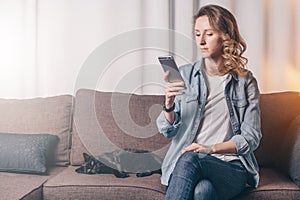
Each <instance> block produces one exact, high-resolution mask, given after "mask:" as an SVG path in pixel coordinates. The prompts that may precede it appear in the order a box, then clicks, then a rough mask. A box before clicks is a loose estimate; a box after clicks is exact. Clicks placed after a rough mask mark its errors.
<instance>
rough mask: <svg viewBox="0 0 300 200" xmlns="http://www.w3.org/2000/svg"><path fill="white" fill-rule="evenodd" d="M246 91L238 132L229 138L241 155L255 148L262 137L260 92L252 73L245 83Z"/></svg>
mask: <svg viewBox="0 0 300 200" xmlns="http://www.w3.org/2000/svg"><path fill="white" fill-rule="evenodd" d="M246 91H247V93H246V95H247V101H248V104H247V107H246V109H245V111H244V115H243V119H242V121H241V122H240V123H241V125H240V134H238V135H234V136H233V137H232V138H231V141H233V142H234V143H235V146H236V149H237V154H238V155H241V156H243V155H246V154H249V153H251V152H253V151H254V150H255V149H257V147H258V146H259V143H260V140H261V137H262V134H261V122H260V108H259V99H260V93H259V89H258V86H257V82H256V79H255V78H254V77H252V75H251V78H250V80H249V81H248V83H247V88H246Z"/></svg>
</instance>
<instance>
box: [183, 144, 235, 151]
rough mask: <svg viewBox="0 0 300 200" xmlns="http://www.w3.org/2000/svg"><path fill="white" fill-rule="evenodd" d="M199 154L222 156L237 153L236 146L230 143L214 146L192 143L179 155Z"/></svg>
mask: <svg viewBox="0 0 300 200" xmlns="http://www.w3.org/2000/svg"><path fill="white" fill-rule="evenodd" d="M189 151H193V152H197V153H198V152H199V153H206V154H214V153H218V154H224V153H237V150H236V146H235V144H234V143H233V142H232V141H227V142H222V143H218V144H214V145H202V144H198V143H192V144H191V145H190V146H188V147H187V148H185V149H184V150H183V151H182V152H181V154H183V153H185V152H189Z"/></svg>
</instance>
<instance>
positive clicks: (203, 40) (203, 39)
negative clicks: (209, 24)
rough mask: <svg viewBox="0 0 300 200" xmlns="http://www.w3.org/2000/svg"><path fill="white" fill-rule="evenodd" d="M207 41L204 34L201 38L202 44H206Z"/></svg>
mask: <svg viewBox="0 0 300 200" xmlns="http://www.w3.org/2000/svg"><path fill="white" fill-rule="evenodd" d="M205 44H206V41H205V37H204V36H203V35H202V36H201V38H200V45H205Z"/></svg>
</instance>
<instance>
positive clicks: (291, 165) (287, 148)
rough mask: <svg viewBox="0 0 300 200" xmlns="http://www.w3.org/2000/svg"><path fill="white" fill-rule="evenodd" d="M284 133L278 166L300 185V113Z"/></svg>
mask: <svg viewBox="0 0 300 200" xmlns="http://www.w3.org/2000/svg"><path fill="white" fill-rule="evenodd" d="M284 134H285V135H284V139H283V143H282V146H281V151H280V153H279V155H278V156H279V159H278V167H279V169H280V170H282V171H283V172H285V173H286V174H288V175H289V176H290V178H291V179H292V180H293V181H294V182H295V183H296V184H297V185H298V186H299V187H300V115H299V116H298V117H296V118H295V119H294V120H293V122H292V123H291V124H290V126H289V128H288V130H287V131H286V132H285V133H284ZM274 149H276V147H274Z"/></svg>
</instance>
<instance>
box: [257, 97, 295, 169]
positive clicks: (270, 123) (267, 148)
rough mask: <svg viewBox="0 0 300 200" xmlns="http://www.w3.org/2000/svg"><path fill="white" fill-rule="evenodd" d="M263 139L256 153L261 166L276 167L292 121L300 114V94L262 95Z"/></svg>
mask: <svg viewBox="0 0 300 200" xmlns="http://www.w3.org/2000/svg"><path fill="white" fill-rule="evenodd" d="M260 108H261V123H262V139H261V143H260V146H259V147H258V149H257V150H256V151H255V155H256V158H257V160H258V163H259V165H260V166H266V167H268V166H275V165H277V164H278V162H280V159H281V157H280V152H281V148H283V141H284V139H285V137H286V136H287V133H288V129H289V126H290V124H291V123H292V121H293V120H294V119H295V118H296V117H297V116H298V115H299V114H300V93H297V92H280V93H271V94H262V95H261V100H260Z"/></svg>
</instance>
